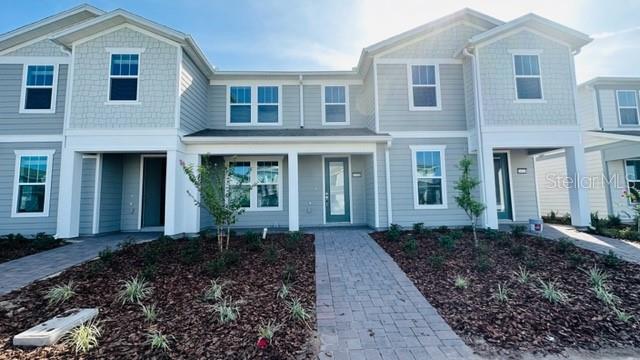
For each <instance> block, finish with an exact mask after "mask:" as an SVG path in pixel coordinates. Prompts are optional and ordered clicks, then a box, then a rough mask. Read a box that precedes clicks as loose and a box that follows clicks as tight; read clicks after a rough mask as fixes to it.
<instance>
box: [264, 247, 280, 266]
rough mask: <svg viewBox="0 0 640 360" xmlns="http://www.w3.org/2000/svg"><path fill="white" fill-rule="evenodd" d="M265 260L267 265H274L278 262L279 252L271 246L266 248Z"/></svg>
mask: <svg viewBox="0 0 640 360" xmlns="http://www.w3.org/2000/svg"><path fill="white" fill-rule="evenodd" d="M264 259H265V261H266V262H267V264H274V263H275V262H276V261H278V250H276V247H275V246H273V245H269V246H267V247H266V249H265V250H264Z"/></svg>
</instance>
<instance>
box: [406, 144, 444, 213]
mask: <svg viewBox="0 0 640 360" xmlns="http://www.w3.org/2000/svg"><path fill="white" fill-rule="evenodd" d="M409 148H410V149H411V178H412V181H413V208H414V209H447V208H448V203H447V171H446V168H447V167H446V163H445V157H446V156H445V151H446V148H447V146H446V145H411V146H409ZM423 151H425V152H427V151H430V152H436V151H437V152H438V153H439V154H440V166H441V167H442V169H441V173H442V174H441V176H432V177H429V178H430V179H441V180H440V181H441V184H442V204H434V205H421V204H420V203H419V201H418V179H419V177H418V164H417V157H416V153H419V152H423ZM420 178H422V177H420Z"/></svg>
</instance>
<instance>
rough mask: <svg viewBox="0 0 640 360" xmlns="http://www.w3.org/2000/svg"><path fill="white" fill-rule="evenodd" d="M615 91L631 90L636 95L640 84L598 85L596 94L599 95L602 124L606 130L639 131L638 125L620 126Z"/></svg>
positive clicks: (639, 89) (639, 126)
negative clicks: (631, 129) (632, 129)
mask: <svg viewBox="0 0 640 360" xmlns="http://www.w3.org/2000/svg"><path fill="white" fill-rule="evenodd" d="M617 90H632V91H635V92H636V93H637V92H638V91H640V84H637V85H635V84H629V85H619V86H612V85H606V86H602V85H598V90H597V91H598V93H599V95H600V109H601V113H602V123H603V126H604V128H605V129H606V130H615V129H616V128H625V129H629V128H635V129H640V125H638V126H633V125H631V126H630V125H625V126H621V125H620V115H619V114H618V99H617V98H616V91H617Z"/></svg>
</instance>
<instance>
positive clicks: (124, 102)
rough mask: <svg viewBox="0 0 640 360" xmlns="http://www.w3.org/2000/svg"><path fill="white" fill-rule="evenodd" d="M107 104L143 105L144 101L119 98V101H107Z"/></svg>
mask: <svg viewBox="0 0 640 360" xmlns="http://www.w3.org/2000/svg"><path fill="white" fill-rule="evenodd" d="M104 104H105V105H141V104H142V103H141V102H140V101H138V100H135V101H129V100H117V101H115V100H114V101H105V102H104Z"/></svg>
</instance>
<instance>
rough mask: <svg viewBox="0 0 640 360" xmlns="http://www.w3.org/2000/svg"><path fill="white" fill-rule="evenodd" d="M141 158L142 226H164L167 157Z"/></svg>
mask: <svg viewBox="0 0 640 360" xmlns="http://www.w3.org/2000/svg"><path fill="white" fill-rule="evenodd" d="M142 159H143V164H142V227H153V226H164V195H165V187H166V172H167V159H166V158H165V157H159V156H150V157H143V158H142Z"/></svg>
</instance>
